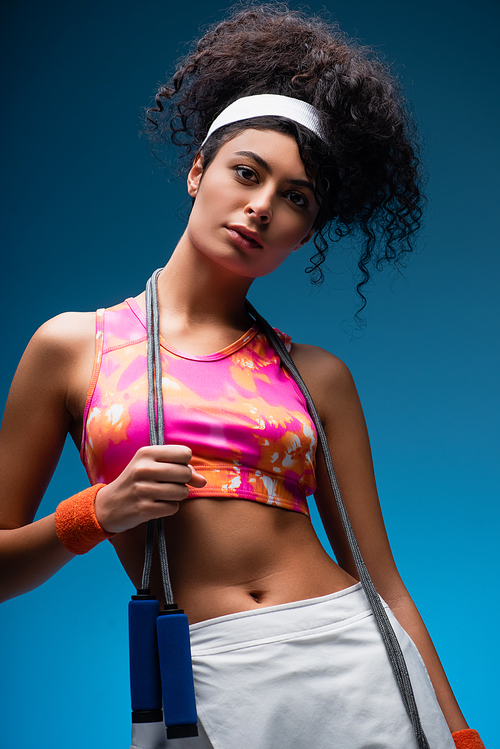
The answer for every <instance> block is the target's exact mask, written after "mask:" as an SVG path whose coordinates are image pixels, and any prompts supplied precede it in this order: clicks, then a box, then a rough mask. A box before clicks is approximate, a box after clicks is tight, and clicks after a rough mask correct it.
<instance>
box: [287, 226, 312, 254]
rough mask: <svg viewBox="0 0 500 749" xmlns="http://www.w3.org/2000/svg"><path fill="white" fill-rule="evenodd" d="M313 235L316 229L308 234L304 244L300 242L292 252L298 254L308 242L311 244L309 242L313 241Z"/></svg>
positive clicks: (303, 241)
mask: <svg viewBox="0 0 500 749" xmlns="http://www.w3.org/2000/svg"><path fill="white" fill-rule="evenodd" d="M313 234H314V229H310V230H309V231H308V232H307V234H306V236H305V237H304V239H303V240H302V242H299V244H298V245H297V247H294V249H293V250H292V252H297V250H300V248H301V247H303V246H304V245H305V244H307V242H309V240H310V239H311V237H312V235H313Z"/></svg>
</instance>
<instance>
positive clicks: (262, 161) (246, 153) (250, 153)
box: [236, 151, 314, 192]
mask: <svg viewBox="0 0 500 749" xmlns="http://www.w3.org/2000/svg"><path fill="white" fill-rule="evenodd" d="M236 156H246V157H247V158H248V159H253V160H254V161H255V162H256V163H257V164H258V165H259V166H261V167H262V168H263V169H265V170H266V172H269V174H271V172H272V169H271V167H270V166H269V164H268V163H267V161H265V159H263V158H262V156H259V154H258V153H254V152H253V151H236ZM286 181H287V182H290V183H291V184H292V185H297V186H298V187H307V188H309V190H311V191H312V192H314V183H313V182H311V181H310V180H307V179H287V180H286Z"/></svg>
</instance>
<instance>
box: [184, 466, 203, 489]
mask: <svg viewBox="0 0 500 749" xmlns="http://www.w3.org/2000/svg"><path fill="white" fill-rule="evenodd" d="M189 468H190V469H191V479H190V481H186V484H189V486H192V487H194V488H195V489H203V487H204V486H205V484H206V483H207V480H206V478H205V476H202V475H201V473H198V471H195V470H194V468H193V466H192V465H189Z"/></svg>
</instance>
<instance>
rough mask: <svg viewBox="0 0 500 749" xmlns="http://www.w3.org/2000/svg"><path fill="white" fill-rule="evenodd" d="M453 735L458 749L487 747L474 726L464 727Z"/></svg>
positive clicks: (481, 748)
mask: <svg viewBox="0 0 500 749" xmlns="http://www.w3.org/2000/svg"><path fill="white" fill-rule="evenodd" d="M451 735H452V737H453V741H454V742H455V747H456V749H485V746H484V744H483V742H482V741H481V738H480V736H479V734H478V732H477V731H474V730H473V729H472V728H463V729H462V730H461V731H455V733H452V734H451Z"/></svg>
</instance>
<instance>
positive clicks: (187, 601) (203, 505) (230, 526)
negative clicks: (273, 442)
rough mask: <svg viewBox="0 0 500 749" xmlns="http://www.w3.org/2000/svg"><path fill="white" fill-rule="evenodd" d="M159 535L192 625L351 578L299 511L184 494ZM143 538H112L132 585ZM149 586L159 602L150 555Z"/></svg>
mask: <svg viewBox="0 0 500 749" xmlns="http://www.w3.org/2000/svg"><path fill="white" fill-rule="evenodd" d="M165 533H166V539H167V550H168V559H169V566H170V573H171V580H172V588H173V592H174V598H175V602H176V603H177V605H178V606H179V607H180V608H182V609H184V611H185V612H186V614H187V615H188V618H189V621H190V623H191V624H194V623H195V622H199V621H204V620H206V619H212V618H214V617H218V616H224V615H226V614H233V613H236V612H239V611H248V610H250V609H258V608H262V607H266V606H274V605H277V604H281V603H289V602H292V601H299V600H303V599H307V598H315V597H318V596H323V595H327V594H329V593H333V592H336V591H338V590H343V589H345V588H348V587H350V586H351V585H354V584H355V583H356V580H355V579H354V578H353V577H351V575H349V574H348V573H347V572H345V571H344V570H342V569H341V568H340V567H339V566H338V565H337V564H336V563H335V562H334V561H333V559H331V557H330V556H329V555H328V554H327V553H326V551H325V550H324V549H323V547H322V545H321V543H320V541H319V539H318V537H317V536H316V533H315V531H314V529H313V526H312V524H311V521H310V520H309V518H308V517H306V516H305V515H303V514H301V513H298V512H291V511H288V510H283V509H280V508H278V507H271V506H268V505H264V504H259V503H257V502H249V501H245V500H235V499H224V498H219V499H217V498H215V499H214V498H210V499H208V498H206V499H200V498H196V499H188V500H185V501H184V502H181V503H180V507H179V511H178V512H177V513H176V514H175V515H172V516H170V517H168V518H165ZM144 539H145V528H144V526H140V527H139V528H135V529H133V530H132V531H128V532H126V533H123V534H121V535H120V536H117V537H116V538H115V539H113V544H114V546H115V548H116V551H117V553H118V556H119V557H120V560H121V562H122V564H123V566H124V568H125V571H126V572H127V574H128V575H129V577H130V579H131V580H132V582H133V584H134V585H135V586H136V587H140V584H141V574H142V565H143V561H144ZM151 587H152V589H153V591H154V592H155V593H156V595H157V596H158V598H159V599H160V600H162V599H163V595H162V592H163V588H162V584H161V576H160V570H159V560H158V558H157V557H156V558H155V560H154V565H153V572H152V577H151Z"/></svg>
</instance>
